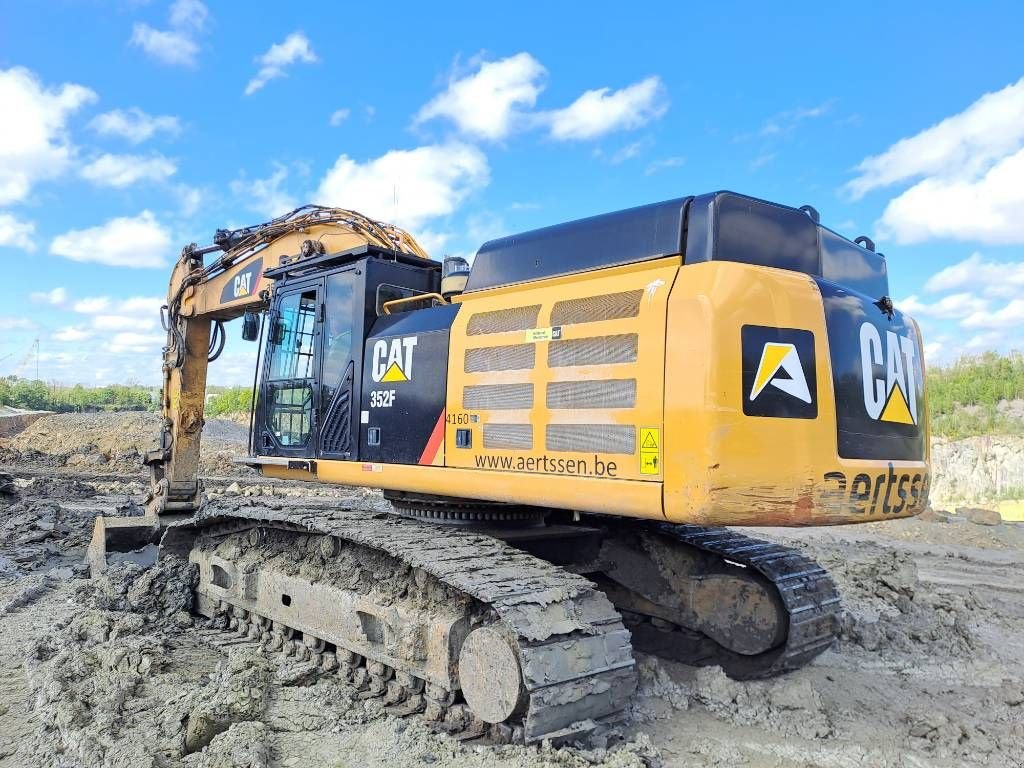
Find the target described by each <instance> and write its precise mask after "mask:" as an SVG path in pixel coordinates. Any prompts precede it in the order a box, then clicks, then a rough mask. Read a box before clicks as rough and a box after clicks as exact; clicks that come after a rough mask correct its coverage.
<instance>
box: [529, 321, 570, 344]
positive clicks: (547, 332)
mask: <svg viewBox="0 0 1024 768" xmlns="http://www.w3.org/2000/svg"><path fill="white" fill-rule="evenodd" d="M560 338H562V326H560V325H556V326H554V327H553V328H531V329H530V330H528V331H527V332H526V340H527V341H558V340H559V339H560Z"/></svg>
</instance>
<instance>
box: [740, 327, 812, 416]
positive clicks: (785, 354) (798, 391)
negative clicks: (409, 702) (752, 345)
mask: <svg viewBox="0 0 1024 768" xmlns="http://www.w3.org/2000/svg"><path fill="white" fill-rule="evenodd" d="M769 384H771V385H772V386H773V387H777V388H778V389H781V390H782V391H783V392H788V393H789V394H791V395H792V396H793V397H795V398H796V399H797V400H803V401H804V402H805V403H810V402H811V391H810V390H809V389H808V388H807V379H806V377H805V376H804V371H803V367H802V366H801V365H800V354H799V353H798V352H797V351H796V347H795V346H793V345H792V344H779V343H776V342H772V341H769V342H768V343H767V344H765V345H764V349H763V350H761V362H760V363H758V365H757V375H756V376H754V386H753V388H752V389H751V390H750V399H751V400H757V396H758V395H760V394H761V393H762V392H764V388H765V387H767V386H768V385H769Z"/></svg>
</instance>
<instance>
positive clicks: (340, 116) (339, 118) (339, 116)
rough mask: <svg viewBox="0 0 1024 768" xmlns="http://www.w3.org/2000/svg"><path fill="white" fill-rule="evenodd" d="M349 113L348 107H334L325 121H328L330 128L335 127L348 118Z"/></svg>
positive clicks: (350, 112) (350, 111)
mask: <svg viewBox="0 0 1024 768" xmlns="http://www.w3.org/2000/svg"><path fill="white" fill-rule="evenodd" d="M351 114H352V110H351V109H349V108H348V107H342V108H341V109H336V110H334V111H333V112H331V117H330V119H328V121H327V122H328V123H330V125H331V128H337V127H338V126H339V125H341V124H342V123H344V122H345V121H346V120H348V118H349V116H350V115H351Z"/></svg>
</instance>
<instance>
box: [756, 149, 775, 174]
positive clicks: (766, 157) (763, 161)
mask: <svg viewBox="0 0 1024 768" xmlns="http://www.w3.org/2000/svg"><path fill="white" fill-rule="evenodd" d="M774 159H775V153H774V152H765V153H764V154H763V155H758V156H757V157H755V158H754V159H753V160H751V161H750V170H752V171H756V170H758V169H759V168H764V167H765V166H766V165H768V163H770V162H771V161H772V160H774Z"/></svg>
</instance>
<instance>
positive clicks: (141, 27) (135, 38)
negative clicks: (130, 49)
mask: <svg viewBox="0 0 1024 768" xmlns="http://www.w3.org/2000/svg"><path fill="white" fill-rule="evenodd" d="M208 16H209V11H208V10H207V8H206V6H205V5H203V4H202V3H201V2H199V0H176V2H174V3H173V4H172V5H171V9H170V14H169V24H170V28H169V29H156V28H155V27H151V26H150V25H149V24H142V23H139V24H136V25H135V26H134V27H133V28H132V37H131V40H130V41H129V42H130V43H131V44H132V45H135V46H138V47H139V48H141V49H142V50H144V51H145V52H146V53H148V54H149V55H150V56H152V57H153V58H154V59H157V60H158V61H160V62H163V63H164V64H170V65H172V66H180V67H194V66H196V56H197V55H198V54H199V43H198V42H197V40H196V38H197V36H198V35H199V33H201V32H202V31H203V28H204V27H205V26H206V21H207V17H208Z"/></svg>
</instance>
